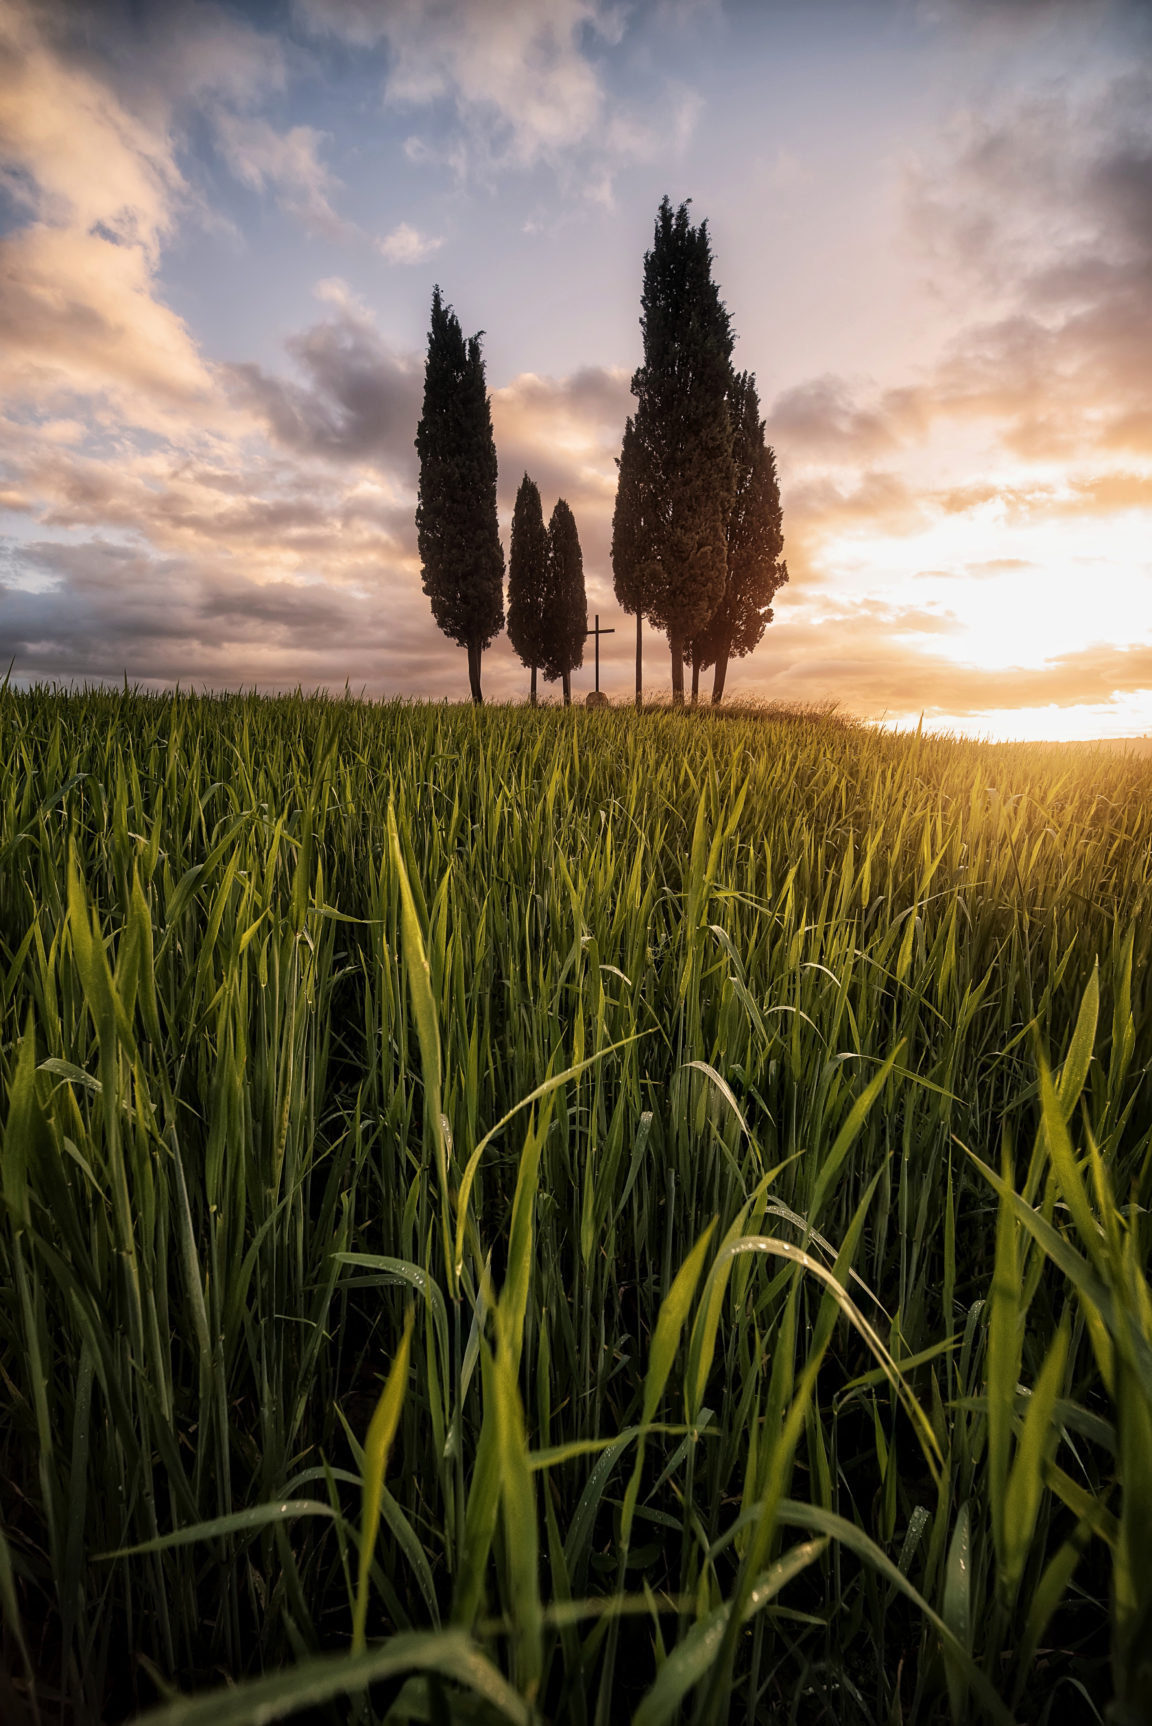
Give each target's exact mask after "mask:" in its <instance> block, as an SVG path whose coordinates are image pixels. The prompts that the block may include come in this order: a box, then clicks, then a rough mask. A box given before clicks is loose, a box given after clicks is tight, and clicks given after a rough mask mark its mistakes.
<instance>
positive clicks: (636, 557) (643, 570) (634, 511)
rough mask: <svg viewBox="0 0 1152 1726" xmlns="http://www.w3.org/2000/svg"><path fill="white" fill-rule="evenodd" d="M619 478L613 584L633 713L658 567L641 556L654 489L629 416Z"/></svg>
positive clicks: (651, 526)
mask: <svg viewBox="0 0 1152 1726" xmlns="http://www.w3.org/2000/svg"><path fill="white" fill-rule="evenodd" d="M616 466H617V469H618V470H619V474H620V478H619V480H618V482H617V485H616V507H615V509H614V511H613V514H612V585H613V587H614V588H615V590H616V598H617V599H618V600H619V601H620V604H621V606H622V607H623V609H624V610H625V611H626V612H629V613H631V614H633V615H634V616H635V618H636V711H637V713H639V711H640V708H641V706H642V705H643V699H644V691H643V683H644V634H643V631H644V613H645V610H646V609H647V607H646V600H647V596H648V594H649V593H650V592H651V591H652V590H653V589H654V588H655V585H656V581H657V579H658V577H659V566H658V565H655V564H653V563H652V562H651V561H650V560H649V558H648V556H647V555H646V552H647V548H648V546H649V545H650V544H651V540H652V537H653V534H654V530H655V521H654V518H655V488H654V486H653V483H652V475H651V471H650V468H649V464H648V463H646V462H645V461H644V460H643V452H642V451H641V450H640V448H639V446H638V442H637V433H636V422H635V420H634V419H633V418H632V416H631V415H629V417H628V420H627V423H626V424H625V427H624V442H623V445H622V446H621V450H620V454H619V455H618V456H617V458H616Z"/></svg>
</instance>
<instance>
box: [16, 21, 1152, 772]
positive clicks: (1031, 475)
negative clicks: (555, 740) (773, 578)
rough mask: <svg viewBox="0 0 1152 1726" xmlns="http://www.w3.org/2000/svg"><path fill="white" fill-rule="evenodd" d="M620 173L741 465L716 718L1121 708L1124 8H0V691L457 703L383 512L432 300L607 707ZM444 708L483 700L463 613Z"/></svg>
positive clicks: (497, 661)
mask: <svg viewBox="0 0 1152 1726" xmlns="http://www.w3.org/2000/svg"><path fill="white" fill-rule="evenodd" d="M665 194H667V195H668V196H669V197H670V198H671V199H672V201H673V203H674V204H677V203H679V202H680V201H682V200H684V199H691V201H692V202H691V213H692V217H693V219H694V220H696V221H700V220H705V219H706V220H707V222H708V230H709V234H710V236H711V242H712V248H713V255H714V275H715V279H716V280H717V282H718V284H719V286H720V291H721V294H722V296H723V298H724V301H725V303H726V305H727V307H728V311H729V313H730V315H731V318H732V323H733V327H734V329H735V332H736V335H737V343H736V349H735V353H734V360H735V363H736V364H737V366H738V367H740V368H741V369H748V370H750V371H752V372H754V373H755V375H756V379H757V383H758V388H759V393H760V398H761V402H762V405H763V411H764V414H765V418H766V422H767V436H768V440H769V442H770V443H771V444H772V446H773V448H774V449H775V452H776V457H777V463H778V468H779V472H780V479H781V496H782V501H783V509H784V537H785V557H786V559H787V563H788V568H789V573H790V579H789V582H788V585H787V586H786V587H784V588H782V589H781V590H780V593H779V595H778V596H777V600H776V603H775V618H774V621H773V622H772V624H771V625H770V626H769V628H768V630H767V631H766V634H765V637H764V639H763V641H762V642H761V644H760V646H759V648H758V649H757V650H756V652H755V653H754V654H753V655H752V656H751V657H749V658H747V659H743V660H737V661H734V662H733V664H732V665H731V667H730V670H729V676H728V695H729V696H731V697H735V696H740V695H744V696H754V697H758V698H764V699H768V700H773V701H785V702H789V703H794V702H802V703H825V702H834V703H836V704H837V705H838V706H839V708H840V709H841V710H843V711H846V712H849V713H853V714H858V715H860V716H862V717H864V718H867V719H871V720H882V721H884V722H886V723H889V724H895V725H903V724H909V723H916V722H918V721H919V720H920V718H921V716H923V722H924V724H925V726H930V727H932V728H934V729H945V730H953V731H958V732H965V733H969V734H977V735H983V736H989V737H994V738H997V737H1034V738H1043V737H1050V738H1065V737H1066V738H1074V737H1110V736H1130V735H1139V734H1146V733H1148V732H1150V731H1152V531H1150V530H1152V4H1149V0H247V3H240V0H237V3H234V4H221V3H216V0H118V3H117V0H0V674H2V672H3V670H4V669H6V668H7V667H8V666H9V664H11V665H12V668H13V669H12V676H13V678H14V680H16V681H18V682H20V683H23V684H28V683H30V682H35V681H50V680H56V681H70V682H84V681H88V682H94V681H97V680H104V679H115V680H117V681H119V680H122V679H123V678H124V677H125V676H126V677H127V678H128V680H129V682H130V683H139V684H142V685H151V686H156V687H162V688H167V687H172V686H173V685H175V684H177V683H178V684H179V685H180V686H182V687H190V686H195V687H197V688H214V689H224V688H233V689H234V688H240V687H244V688H259V689H268V690H273V689H283V688H295V687H297V686H301V687H303V688H304V689H306V690H308V689H315V688H327V689H331V690H333V691H343V690H344V689H345V688H346V687H348V688H350V689H351V691H352V692H353V693H354V694H365V695H368V696H371V697H374V698H375V697H380V696H398V695H400V696H410V697H422V698H431V699H437V700H439V699H444V698H447V699H450V700H459V699H463V698H464V697H465V696H466V694H467V671H466V656H465V654H464V651H463V650H462V649H460V648H458V647H456V646H455V645H454V644H453V643H451V642H449V641H447V640H446V639H445V638H444V637H442V636H441V635H440V634H439V632H438V631H437V629H436V627H435V625H434V623H433V621H432V617H431V612H430V607H429V602H428V600H427V598H426V596H425V595H424V594H423V592H422V590H421V585H420V564H419V557H418V553H417V549H416V534H415V522H414V513H415V501H416V484H417V465H416V456H415V450H414V447H413V439H414V436H415V431H416V425H417V421H418V419H419V415H420V405H421V397H422V389H423V363H424V352H425V346H426V341H427V328H428V319H429V307H430V301H431V295H432V288H433V284H434V283H439V284H440V286H441V288H442V290H443V292H444V295H445V297H446V299H447V300H448V301H450V302H451V304H452V305H453V306H454V308H455V310H456V312H457V314H458V316H459V318H460V321H461V324H462V326H463V328H464V332H465V334H466V335H471V334H472V333H473V332H475V331H483V332H484V335H483V351H484V356H485V361H486V366H487V378H488V385H489V390H490V395H491V405H492V417H493V425H494V432H495V440H496V448H497V456H498V461H499V469H500V486H499V501H500V513H501V527H502V533H503V537H504V544H505V549H507V541H508V528H509V523H510V518H511V510H512V504H513V500H514V498H515V494H516V489H517V486H518V485H519V482H520V479H521V476H522V475H523V474H524V473H525V472H528V473H530V474H531V475H532V477H533V478H534V479H535V480H536V481H537V483H538V484H539V486H540V489H541V493H542V496H543V501H544V507H545V511H546V513H547V512H550V510H551V509H552V507H553V505H554V503H555V501H556V499H557V498H558V497H561V496H562V497H564V498H566V499H567V501H568V503H569V504H570V505H571V507H572V509H573V511H574V512H575V516H576V520H577V524H578V528H579V532H580V538H581V543H582V546H583V551H584V562H585V574H586V581H587V589H588V609H589V613H590V614H594V613H599V614H600V620H601V623H602V624H603V625H604V626H605V627H614V628H615V630H616V633H615V635H612V636H609V637H607V638H606V639H605V640H604V641H603V642H602V646H601V685H602V687H603V688H604V689H606V690H607V691H608V693H609V694H610V695H613V696H617V697H623V696H625V695H626V694H627V693H628V692H629V690H630V688H631V685H632V678H633V652H634V629H633V625H632V621H631V619H629V618H628V617H626V616H625V615H624V614H623V613H622V611H621V610H620V608H619V606H618V605H617V603H616V601H615V598H614V595H613V590H612V572H611V559H610V541H611V519H612V507H613V500H614V496H615V484H616V467H615V458H616V456H617V454H618V452H619V447H620V439H621V435H622V432H623V427H624V421H625V418H626V416H627V414H628V412H629V411H630V406H631V404H632V401H633V398H632V396H631V394H630V389H629V385H630V380H631V376H632V373H633V370H634V369H635V367H636V366H638V365H639V364H640V361H641V357H642V350H641V332H640V327H639V315H640V287H641V277H642V270H643V257H644V252H645V250H646V248H647V247H648V246H650V244H651V241H652V232H653V223H654V219H655V215H656V210H657V207H658V205H659V202H660V199H661V198H662V197H663V196H664V195H665ZM645 651H646V662H645V682H646V684H647V685H648V686H649V687H650V688H651V689H652V690H653V691H656V690H658V689H664V690H666V689H667V688H668V685H669V665H668V655H667V649H666V646H665V644H664V643H663V641H662V639H661V638H660V637H659V636H657V635H656V634H655V633H651V632H646V643H645ZM591 682H592V679H591V653H589V654H587V655H586V661H585V667H584V669H583V670H582V671H580V672H578V673H577V674H576V675H575V677H574V680H573V683H574V692H575V694H576V697H577V699H579V698H581V697H582V695H583V693H584V692H585V690H586V689H588V688H590V687H591ZM707 684H708V680H707V674H706V676H705V689H706V688H707ZM484 688H485V693H486V695H487V696H488V697H489V698H490V699H496V700H518V699H523V698H524V696H525V695H526V692H527V673H526V672H525V671H524V670H523V669H522V667H521V666H520V665H519V663H518V661H517V660H516V658H515V655H514V654H513V652H512V650H511V648H510V647H509V645H508V641H507V637H506V636H502V637H501V638H500V640H499V641H498V642H497V643H496V644H495V645H494V646H493V647H492V648H491V649H490V650H489V651H488V653H486V654H485V657H484ZM545 689H546V691H548V692H549V693H553V686H545Z"/></svg>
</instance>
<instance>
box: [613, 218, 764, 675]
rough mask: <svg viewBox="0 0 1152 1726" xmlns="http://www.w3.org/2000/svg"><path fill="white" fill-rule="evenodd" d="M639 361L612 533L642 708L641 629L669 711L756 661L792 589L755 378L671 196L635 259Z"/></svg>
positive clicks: (699, 233) (704, 249) (703, 253)
mask: <svg viewBox="0 0 1152 1726" xmlns="http://www.w3.org/2000/svg"><path fill="white" fill-rule="evenodd" d="M641 308H642V315H641V318H640V328H641V330H642V331H643V333H644V363H643V365H641V366H640V368H639V369H638V370H637V371H636V373H635V374H634V376H633V378H632V394H633V395H634V396H635V397H636V412H635V413H634V414H632V415H630V417H629V419H628V423H627V425H626V426H625V428H624V443H623V447H622V449H621V451H620V457H619V464H618V465H619V469H620V481H619V485H618V487H617V491H616V510H615V514H614V517H613V522H612V571H613V576H614V579H615V586H616V597H617V599H618V600H619V601H620V604H621V605H622V606H623V607H624V610H625V611H627V612H630V613H632V614H633V615H634V616H635V618H636V703H637V706H639V704H640V690H641V679H642V672H643V666H642V645H641V644H642V636H641V630H642V625H643V620H644V619H645V618H647V619H648V621H649V622H650V623H652V624H654V625H655V627H656V628H658V629H661V630H663V631H664V632H665V633H666V634H667V636H668V644H669V647H670V649H671V653H672V700H673V703H674V704H677V705H679V704H682V703H683V700H684V662H685V660H687V661H688V662H689V664H690V665H691V667H692V697H693V700H695V699H696V698H697V693H698V689H699V680H700V672H701V671H702V670H704V669H706V668H707V667H708V666H710V665H711V666H715V668H716V669H715V675H714V678H713V684H712V700H713V701H714V702H718V701H720V700H721V698H722V696H723V694H724V681H725V678H726V676H727V671H728V662H729V660H730V659H731V658H732V657H733V656H736V657H742V656H743V655H745V654H748V653H751V651H752V649H753V648H754V647H755V646H756V644H757V642H758V641H759V640H760V638H761V636H762V635H763V634H764V630H765V628H766V627H767V625H768V624H769V623H771V621H772V598H773V595H774V594H775V593H776V591H777V589H778V588H779V587H780V586H782V584H783V583H784V582H786V581H787V579H788V566H787V565H786V564H785V563H784V562H783V560H782V558H781V552H782V551H783V549H784V535H783V525H782V512H781V507H780V486H779V483H778V480H777V477H776V458H775V455H774V453H773V451H772V450H771V449H770V448H769V447H768V445H767V444H766V443H765V441H764V421H763V420H762V419H761V418H760V398H759V396H758V395H757V393H756V379H755V376H754V374H753V373H751V372H737V371H736V370H735V369H734V367H733V365H732V347H733V341H734V337H733V332H732V323H731V319H730V318H729V315H728V311H727V309H726V307H725V305H724V302H723V301H722V300H721V298H720V294H719V291H718V289H717V287H716V284H715V282H714V281H713V280H712V249H711V245H710V243H709V240H708V224H707V223H706V222H701V223H700V225H699V227H693V225H692V223H691V222H690V221H689V219H688V205H687V204H681V205H680V208H679V209H678V210H676V211H673V209H672V205H671V203H670V202H669V200H668V199H667V198H665V199H664V200H663V202H662V203H661V205H660V211H659V214H658V215H657V217H656V232H655V237H654V240H653V245H652V250H651V251H650V252H648V253H646V254H645V258H644V290H643V294H642V296H641Z"/></svg>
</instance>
